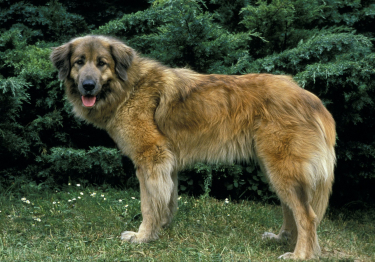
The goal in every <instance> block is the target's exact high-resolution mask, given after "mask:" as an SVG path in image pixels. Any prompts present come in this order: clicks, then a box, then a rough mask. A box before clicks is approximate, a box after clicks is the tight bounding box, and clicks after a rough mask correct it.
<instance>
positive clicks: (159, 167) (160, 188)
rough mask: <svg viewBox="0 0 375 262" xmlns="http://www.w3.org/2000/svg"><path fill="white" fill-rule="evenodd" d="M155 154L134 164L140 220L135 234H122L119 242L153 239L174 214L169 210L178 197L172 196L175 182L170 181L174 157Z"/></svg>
mask: <svg viewBox="0 0 375 262" xmlns="http://www.w3.org/2000/svg"><path fill="white" fill-rule="evenodd" d="M158 151H159V154H158V155H157V156H155V155H152V156H153V157H147V158H143V159H144V160H145V161H140V162H141V163H140V164H138V165H137V177H138V179H139V184H140V190H141V211H142V217H143V220H142V223H141V225H140V227H139V230H138V232H132V231H125V232H123V233H122V234H121V239H122V240H125V241H129V242H133V243H144V242H149V241H152V240H155V239H157V238H158V232H159V230H160V228H161V227H162V226H163V225H164V224H165V222H166V220H167V221H168V220H170V219H171V217H172V215H173V210H171V208H170V202H171V197H176V198H177V195H176V196H175V194H173V192H174V188H175V185H174V183H176V182H177V181H173V179H172V174H174V172H173V157H172V156H171V153H170V152H168V151H166V152H164V153H163V154H160V148H158ZM161 156H162V157H161ZM160 157H161V158H160ZM155 160H156V161H155ZM174 201H176V200H174Z"/></svg>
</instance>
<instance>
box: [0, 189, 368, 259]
mask: <svg viewBox="0 0 375 262" xmlns="http://www.w3.org/2000/svg"><path fill="white" fill-rule="evenodd" d="M0 211H1V212H0V261H54V262H55V261H173V262H174V261H278V259H277V257H278V256H280V255H282V254H283V253H285V252H287V251H291V250H289V248H288V246H286V245H282V244H278V243H274V242H270V241H263V240H262V239H261V235H262V233H263V232H264V231H272V232H277V231H278V230H279V227H280V226H281V223H282V214H281V208H280V207H279V206H274V205H269V204H263V203H258V202H252V201H240V202H237V203H234V202H232V201H230V200H229V201H224V200H223V201H218V200H216V199H213V198H206V199H200V198H192V197H187V196H182V197H181V198H180V200H179V211H178V213H177V215H176V217H175V219H174V222H173V223H172V226H171V227H170V228H168V229H166V230H164V231H163V232H162V233H161V235H160V239H159V240H158V241H156V242H153V243H149V244H129V243H122V242H121V241H120V239H119V235H120V233H121V232H122V231H124V230H136V229H137V228H138V226H139V224H140V222H141V215H140V201H139V193H138V192H136V191H133V190H128V191H120V190H115V189H111V188H110V189H106V190H104V189H101V188H88V187H86V188H83V187H82V186H77V185H70V186H67V187H66V188H65V189H64V190H63V191H60V192H48V191H43V192H38V191H36V190H34V191H33V190H29V193H27V194H25V195H22V196H19V195H18V196H16V194H10V193H4V194H3V195H0ZM335 214H336V215H334V216H333V215H328V216H326V218H325V219H324V220H323V222H322V224H321V226H320V227H319V231H318V235H319V239H320V245H321V248H322V250H323V255H322V258H321V260H322V261H375V222H374V220H375V212H374V210H371V212H370V213H367V212H363V211H362V212H361V213H349V214H348V213H340V212H335Z"/></svg>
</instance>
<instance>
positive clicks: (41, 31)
mask: <svg viewBox="0 0 375 262" xmlns="http://www.w3.org/2000/svg"><path fill="white" fill-rule="evenodd" d="M120 2H121V3H120ZM91 4H92V7H93V8H94V9H95V8H96V9H97V10H100V11H98V12H87V7H86V6H85V4H84V3H82V2H79V1H73V0H69V1H68V0H66V1H59V2H58V1H50V2H47V1H34V2H33V4H31V3H25V2H23V1H12V2H11V1H1V2H0V10H1V11H0V23H1V27H0V28H1V29H0V33H1V36H0V116H1V118H0V158H1V167H0V175H1V176H0V183H1V187H3V188H7V187H9V186H10V185H11V184H13V185H14V184H18V183H29V182H30V181H34V183H35V181H36V182H37V183H42V184H43V185H44V186H46V187H55V186H59V185H61V184H63V183H67V182H68V181H80V182H84V183H112V184H113V185H122V186H132V185H134V181H135V179H134V174H133V173H134V171H133V168H132V165H131V163H130V162H129V160H127V159H125V158H123V157H121V156H120V155H119V152H118V150H117V149H116V147H115V145H114V143H113V142H112V141H111V140H110V139H109V138H108V135H107V134H106V133H105V132H103V131H100V130H97V129H95V128H94V127H92V126H89V125H87V124H85V123H84V122H80V121H78V120H76V119H74V118H73V117H72V114H71V113H70V111H71V108H70V106H69V104H68V103H67V102H66V100H65V98H64V91H63V86H62V84H61V83H60V82H59V81H58V80H57V72H56V71H55V70H54V69H53V68H52V65H51V64H50V62H49V60H48V56H49V54H50V47H52V46H56V45H60V44H61V43H63V42H65V41H67V40H68V39H70V38H72V37H76V36H79V35H84V34H88V33H91V34H104V35H111V36H116V37H118V38H120V39H122V40H124V41H125V42H127V43H128V44H129V45H130V46H132V47H134V48H135V49H137V50H138V51H140V52H141V53H142V54H143V55H145V56H149V57H152V58H155V59H157V60H160V61H161V62H163V63H165V64H167V65H169V66H172V67H184V66H188V67H190V68H192V69H194V70H196V71H198V72H201V73H223V74H244V73H249V72H269V73H275V74H289V75H293V76H294V79H295V80H296V81H297V82H298V83H299V84H300V85H301V86H302V87H303V88H306V89H308V90H310V91H312V92H313V93H315V94H317V95H318V96H319V97H320V98H321V99H322V100H323V102H324V103H325V105H326V107H327V108H328V109H329V110H330V111H331V112H332V114H333V116H334V118H335V120H336V123H337V133H338V137H337V147H336V151H337V159H338V162H337V168H336V172H335V174H336V182H335V185H334V194H333V198H332V200H333V203H336V204H338V205H342V204H346V203H350V202H353V201H358V200H360V201H371V200H372V199H374V197H375V193H374V191H373V188H374V186H375V182H374V181H375V166H374V165H375V164H374V163H375V144H374V141H375V137H374V134H375V132H374V131H375V130H374V121H373V119H375V112H374V109H373V108H374V98H375V96H374V95H375V94H374V85H375V84H374V82H375V81H374V80H375V71H374V68H375V62H374V61H375V53H374V47H373V43H374V30H373V27H372V25H373V24H374V23H375V18H374V16H375V4H373V3H372V2H371V1H359V0H355V1H353V0H325V1H323V0H313V1H304V0H272V1H265V0H259V1H251V0H248V1H247V0H235V1H225V0H206V1H200V0H173V1H172V0H159V1H151V2H150V3H147V2H146V1H139V3H137V4H134V3H133V4H132V5H127V4H126V3H125V1H117V2H116V1H115V2H114V3H113V4H110V3H109V2H108V3H107V2H103V1H92V3H91ZM96 9H95V10H96ZM262 179H263V176H262V174H261V173H260V172H259V170H258V168H257V167H256V166H252V165H247V166H242V165H239V164H233V165H224V164H223V165H213V166H212V165H206V164H204V163H200V164H197V165H195V166H194V167H192V168H191V169H189V170H186V171H185V172H183V173H182V174H181V176H180V190H181V191H182V192H190V193H203V192H205V193H210V194H213V195H215V196H218V197H227V196H228V195H231V196H232V197H236V198H238V197H242V198H243V197H251V198H259V197H261V198H266V199H267V198H272V197H273V195H272V193H270V192H269V191H268V188H267V185H266V184H264V182H262Z"/></svg>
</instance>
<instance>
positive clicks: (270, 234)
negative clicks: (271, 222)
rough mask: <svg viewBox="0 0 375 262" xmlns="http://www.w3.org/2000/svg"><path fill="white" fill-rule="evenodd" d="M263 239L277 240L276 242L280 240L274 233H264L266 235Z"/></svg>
mask: <svg viewBox="0 0 375 262" xmlns="http://www.w3.org/2000/svg"><path fill="white" fill-rule="evenodd" d="M262 239H263V240H265V239H275V240H279V236H278V235H275V234H274V233H270V232H264V234H263V235H262Z"/></svg>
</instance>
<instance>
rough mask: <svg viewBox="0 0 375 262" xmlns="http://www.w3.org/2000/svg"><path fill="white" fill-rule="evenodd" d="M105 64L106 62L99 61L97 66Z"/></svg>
mask: <svg viewBox="0 0 375 262" xmlns="http://www.w3.org/2000/svg"><path fill="white" fill-rule="evenodd" d="M105 65H106V63H105V62H103V61H100V62H99V63H98V66H105Z"/></svg>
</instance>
